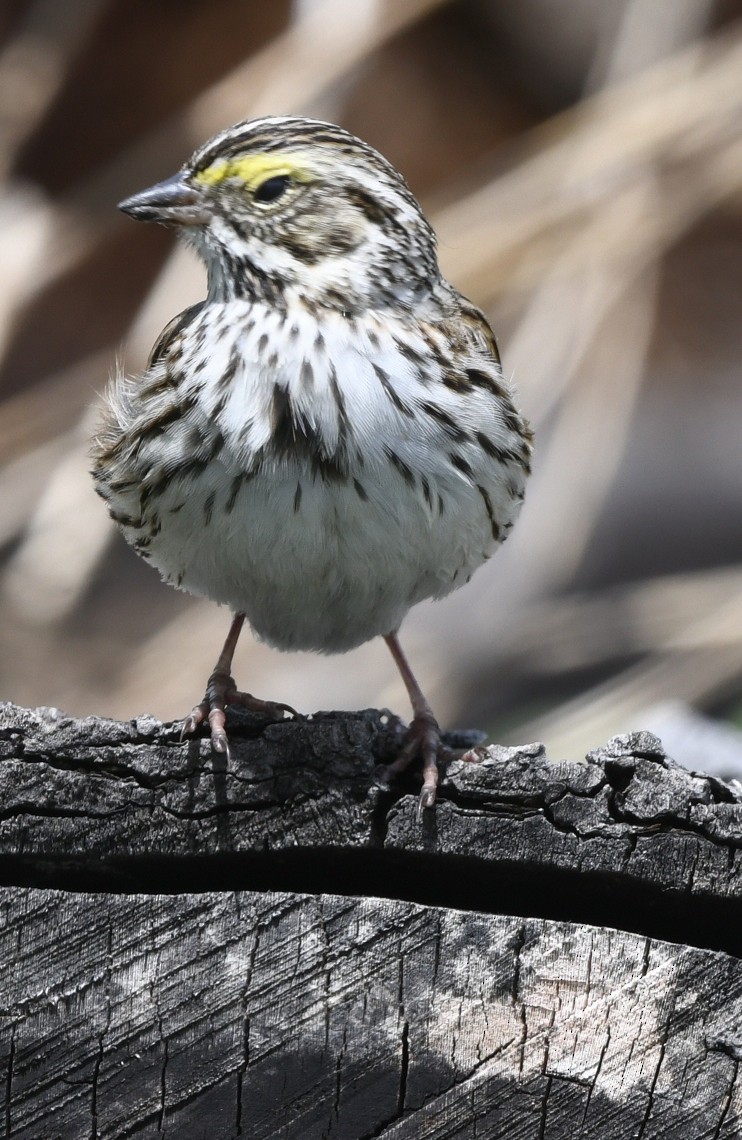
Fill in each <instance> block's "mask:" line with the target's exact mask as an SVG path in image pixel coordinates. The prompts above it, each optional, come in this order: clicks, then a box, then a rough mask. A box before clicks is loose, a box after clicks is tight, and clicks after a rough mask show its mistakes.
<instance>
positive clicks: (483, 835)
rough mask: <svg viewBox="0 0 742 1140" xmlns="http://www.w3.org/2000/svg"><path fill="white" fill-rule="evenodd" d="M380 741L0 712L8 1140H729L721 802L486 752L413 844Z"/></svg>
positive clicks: (736, 1092)
mask: <svg viewBox="0 0 742 1140" xmlns="http://www.w3.org/2000/svg"><path fill="white" fill-rule="evenodd" d="M395 734H396V726H395V724H394V723H392V722H389V721H388V720H386V719H385V718H382V717H381V716H380V714H378V713H376V712H367V713H361V714H327V715H326V716H319V717H317V718H316V719H315V720H311V721H298V722H285V723H281V724H266V723H265V722H258V721H255V720H244V721H241V722H240V723H239V724H236V725H235V727H234V729H233V734H232V735H233V740H234V749H233V757H232V760H231V763H230V765H229V766H226V765H225V764H224V762H223V759H222V758H219V757H214V756H212V755H211V753H210V750H209V748H208V745H207V743H206V742H205V741H196V742H190V743H187V744H183V745H181V744H180V743H179V741H178V739H177V734H176V733H175V732H174V731H173V729H172V727H171V726H162V725H159V724H158V723H157V722H155V721H153V720H150V719H147V718H141V719H140V720H138V721H135V722H131V723H127V724H123V723H117V722H110V721H103V720H98V719H94V718H90V719H88V720H85V721H75V720H73V719H71V718H67V717H64V716H62V715H61V714H58V713H55V712H50V711H44V710H38V711H30V710H21V709H17V708H15V707H13V706H5V707H4V709H3V710H2V719H1V720H0V797H1V798H0V877H1V878H2V882H3V883H4V884H5V885H4V886H3V887H2V888H1V889H0V906H1V907H2V917H1V918H0V955H2V958H1V960H2V961H3V963H4V968H3V970H2V971H1V972H0V1052H1V1053H2V1057H3V1059H2V1060H0V1066H2V1065H4V1072H5V1135H6V1136H7V1137H13V1138H23V1140H47V1138H50V1140H56V1138H60V1140H67V1138H72V1140H75V1138H77V1137H85V1138H87V1137H93V1138H96V1137H99V1138H104V1137H105V1138H114V1137H119V1138H123V1137H142V1138H144V1137H160V1136H171V1137H177V1138H179V1140H181V1138H182V1140H190V1138H194V1140H195V1138H201V1137H209V1138H210V1140H221V1138H231V1137H240V1136H244V1137H251V1138H252V1137H254V1138H256V1140H261V1138H269V1137H270V1138H275V1140H279V1138H280V1140H320V1138H327V1140H330V1138H332V1140H337V1138H340V1140H366V1138H368V1140H370V1138H372V1137H383V1138H385V1140H412V1138H415V1140H417V1138H418V1137H420V1138H425V1140H433V1138H436V1140H438V1138H441V1140H442V1138H446V1140H449V1138H454V1137H455V1138H459V1137H460V1138H462V1140H463V1138H466V1140H474V1137H479V1138H482V1137H486V1138H487V1140H489V1138H493V1140H495V1138H498V1137H502V1138H505V1137H507V1138H508V1140H566V1138H567V1137H569V1138H573V1137H576V1138H580V1140H583V1138H584V1140H587V1138H592V1137H600V1138H601V1140H603V1138H607V1140H613V1138H615V1140H628V1138H629V1137H631V1138H641V1140H650V1138H655V1137H656V1138H658V1140H659V1137H663V1138H665V1137H669V1138H677V1140H701V1138H708V1140H712V1138H713V1140H732V1138H734V1137H738V1136H739V1135H740V1134H742V1089H741V1088H740V1082H739V1081H738V1079H737V1077H738V1069H739V1060H740V1058H741V1057H742V964H741V963H740V962H739V961H738V960H737V958H736V957H734V953H735V952H738V950H739V940H740V921H739V920H740V917H741V915H742V906H741V900H740V895H741V894H742V888H741V887H740V877H739V866H738V864H739V860H738V852H739V847H740V842H741V841H742V828H741V827H740V815H741V813H742V803H740V799H739V796H738V794H737V791H736V790H735V789H734V788H732V787H729V786H727V785H724V784H721V783H720V782H719V781H717V780H714V779H708V778H705V777H702V776H696V775H693V774H691V773H689V772H686V771H685V770H683V769H679V768H676V767H674V766H673V765H672V763H671V762H670V761H668V759H667V758H666V757H665V756H664V755H663V753H662V749H661V745H660V743H659V741H657V740H656V739H655V738H653V737H650V736H649V735H648V734H635V735H634V736H631V737H625V738H616V739H615V740H614V741H612V742H610V743H609V745H608V746H606V747H605V748H603V749H601V750H599V751H597V752H596V753H594V754H592V755H591V757H590V758H589V759H588V761H587V763H585V764H550V763H549V762H548V761H546V759H545V757H544V755H543V750H542V749H541V748H540V747H539V746H530V747H528V748H523V749H498V748H496V747H493V748H491V749H488V750H485V751H481V752H480V753H478V755H477V760H478V762H469V763H466V762H457V763H455V764H454V765H452V766H451V769H450V771H449V773H448V776H447V778H446V780H445V781H444V782H443V785H442V793H441V801H440V803H439V805H438V808H437V810H436V812H435V814H432V813H426V818H425V820H424V822H423V824H422V826H420V825H419V824H418V823H417V822H416V820H415V796H414V794H412V791H413V789H412V787H411V786H410V787H408V788H401V789H397V790H392V791H385V790H383V789H380V788H377V787H375V786H373V783H372V781H371V773H372V771H373V768H374V766H375V765H376V764H377V763H378V762H379V761H380V760H381V759H383V758H384V756H385V755H386V754H387V753H388V752H389V750H390V749H391V748H393V746H394V740H395ZM49 884H52V886H53V888H55V889H50V887H49ZM1 1071H2V1069H0V1072H1ZM0 1129H1V1126H0Z"/></svg>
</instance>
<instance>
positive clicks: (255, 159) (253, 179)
mask: <svg viewBox="0 0 742 1140" xmlns="http://www.w3.org/2000/svg"><path fill="white" fill-rule="evenodd" d="M283 175H289V176H290V177H291V178H295V179H296V180H297V182H308V181H309V173H308V171H307V170H306V168H305V167H304V166H303V165H302V163H301V161H300V160H299V159H298V158H293V157H292V156H291V155H287V154H280V155H278V154H249V155H245V156H244V157H243V158H228V159H225V158H219V159H217V161H216V162H212V164H211V166H207V167H206V169H205V170H199V172H198V174H196V175H195V180H196V182H200V183H201V184H202V185H204V186H218V185H219V183H220V182H224V180H225V179H227V178H239V179H240V181H241V182H244V184H245V186H246V187H247V189H248V190H256V189H257V187H258V186H259V185H260V184H261V182H265V181H266V179H268V178H280V177H281V176H283Z"/></svg>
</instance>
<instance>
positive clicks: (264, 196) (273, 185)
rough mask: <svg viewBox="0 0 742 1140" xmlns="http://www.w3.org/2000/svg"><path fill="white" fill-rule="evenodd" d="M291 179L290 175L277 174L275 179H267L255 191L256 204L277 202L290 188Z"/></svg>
mask: <svg viewBox="0 0 742 1140" xmlns="http://www.w3.org/2000/svg"><path fill="white" fill-rule="evenodd" d="M290 182H291V179H290V178H289V176H288V174H277V175H276V176H275V177H274V178H266V180H265V182H261V183H260V185H259V186H258V187H257V189H256V190H255V194H254V198H255V201H256V202H275V201H276V200H277V199H278V198H280V197H281V195H282V194H285V193H286V191H287V190H288V188H289V184H290Z"/></svg>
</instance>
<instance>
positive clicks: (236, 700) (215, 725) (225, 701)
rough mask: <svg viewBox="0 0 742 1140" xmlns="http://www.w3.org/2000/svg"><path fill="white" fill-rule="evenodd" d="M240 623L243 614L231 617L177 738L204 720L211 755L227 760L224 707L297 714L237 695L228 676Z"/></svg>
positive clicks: (289, 707)
mask: <svg viewBox="0 0 742 1140" xmlns="http://www.w3.org/2000/svg"><path fill="white" fill-rule="evenodd" d="M244 622H245V615H244V614H235V616H234V619H233V621H232V624H231V626H230V628H229V633H228V634H227V640H226V641H225V642H224V646H223V648H222V651H221V653H220V654H219V660H218V661H217V663H216V665H215V666H214V670H213V672H212V674H211V676H210V677H209V680H208V681H207V683H206V693H205V695H204V699H203V700H202V701H201V703H200V704H198V705H196V707H195V708H194V709H193V710H192V711H191V713H190V714H189V715H188V716H187V717H186V719H185V721H184V723H183V731H182V732H181V737H180V738H181V740H182V739H183V738H184V737H186V736H188V735H190V733H192V732H195V730H196V729H197V728H198V726H199V725H200V724H203V722H204V721H205V720H208V722H209V726H210V728H211V747H212V748H213V749H214V751H215V752H224V753H226V755H227V758H229V741H228V739H227V732H226V728H225V725H226V709H227V705H239V706H240V707H241V708H244V709H250V710H251V712H258V713H264V714H265V715H266V716H270V717H282V716H283V714H284V713H286V712H288V713H291V714H292V715H294V716H297V715H298V714H297V713H296V710H295V709H292V708H291V705H283V704H278V703H276V702H274V701H261V700H259V699H258V697H253V696H252V695H251V694H250V693H243V692H240V690H239V689H238V688H237V685H236V684H235V682H234V679H233V677H232V658H233V657H234V651H235V649H236V647H237V642H238V640H239V636H240V632H241V630H242V626H243V625H244Z"/></svg>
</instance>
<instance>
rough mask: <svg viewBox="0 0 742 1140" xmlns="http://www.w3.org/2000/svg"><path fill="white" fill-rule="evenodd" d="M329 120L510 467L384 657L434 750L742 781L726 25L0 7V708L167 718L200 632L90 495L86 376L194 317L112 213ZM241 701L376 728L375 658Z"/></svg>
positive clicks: (385, 701) (427, 4) (567, 11)
mask: <svg viewBox="0 0 742 1140" xmlns="http://www.w3.org/2000/svg"><path fill="white" fill-rule="evenodd" d="M266 113H277V114H283V113H304V114H309V115H313V116H316V117H319V118H326V119H331V120H334V121H337V122H339V123H341V124H342V125H343V126H345V127H347V128H349V129H350V130H351V131H353V132H355V133H357V134H359V135H361V136H362V137H363V138H365V139H367V140H368V141H369V142H370V143H372V144H373V145H374V146H376V147H377V148H378V149H380V150H381V151H383V153H384V154H386V155H387V156H388V157H389V158H390V160H391V161H392V162H393V163H394V164H395V165H396V166H397V167H399V168H400V169H401V170H402V171H403V172H404V174H405V176H406V177H407V180H408V181H409V183H410V185H411V186H412V188H413V190H414V191H415V192H416V193H417V195H418V196H419V198H420V199H421V201H422V203H423V206H424V208H425V209H426V212H427V213H428V215H429V216H430V218H431V220H432V221H433V224H434V225H435V227H436V230H437V232H438V234H439V238H440V253H441V261H442V265H443V269H444V272H445V273H446V275H447V276H448V277H450V278H451V279H452V280H453V282H454V283H455V284H456V285H457V286H458V287H459V288H460V289H461V290H462V291H463V292H464V293H466V294H467V295H469V296H470V297H471V298H472V299H473V300H474V301H476V302H477V303H478V304H479V305H481V306H482V307H483V308H484V309H485V310H486V312H487V313H488V315H489V316H490V317H491V320H492V323H493V325H494V327H495V329H496V331H497V334H498V338H499V341H500V346H501V350H502V353H503V359H504V367H505V370H506V372H507V373H508V375H510V376H512V377H513V379H514V381H515V384H516V386H517V388H518V391H519V398H520V403H521V405H522V407H523V408H524V410H525V411H526V413H527V414H528V415H529V417H530V418H531V420H532V421H533V423H534V426H535V428H536V433H537V455H536V463H535V470H534V475H533V478H532V480H531V484H530V488H529V491H528V493H527V496H526V504H525V508H524V511H523V514H522V516H521V519H520V522H519V524H518V526H516V528H515V531H514V532H513V535H512V536H511V538H510V541H509V542H508V543H507V545H506V546H505V547H504V548H503V549H502V551H501V552H500V553H499V554H498V555H497V557H496V558H495V559H493V560H492V561H491V562H490V563H489V564H488V565H487V566H486V567H484V568H483V569H482V570H480V571H479V573H478V574H477V575H476V576H475V577H474V579H473V580H472V582H471V584H470V585H469V586H468V587H467V588H466V589H464V590H461V591H459V592H458V593H457V594H455V595H453V596H452V597H450V598H449V599H447V600H446V601H444V602H437V603H435V604H430V605H423V606H420V607H418V608H417V609H416V610H415V611H414V612H413V613H412V614H411V615H410V617H409V619H408V621H407V623H406V626H405V627H404V628H403V644H404V645H405V646H406V648H407V650H408V653H409V655H410V657H411V660H412V663H413V666H414V667H415V669H416V671H417V672H418V676H419V677H420V679H421V681H422V683H423V687H424V688H425V689H426V691H427V693H428V695H429V697H430V699H431V702H432V704H433V707H434V708H435V710H436V711H437V714H438V717H439V719H440V720H441V722H442V723H443V724H444V725H447V726H451V727H453V726H460V727H473V726H476V727H480V728H483V729H486V730H487V731H488V732H489V734H490V737H491V738H492V739H495V740H499V741H503V742H523V741H525V740H532V739H542V740H544V741H545V742H546V744H547V748H548V751H549V755H550V756H552V758H555V759H557V758H561V757H569V758H579V757H581V756H584V754H585V752H586V751H588V750H589V749H590V748H593V747H596V746H597V745H598V744H600V743H602V742H604V741H605V740H606V739H607V738H608V737H609V736H610V735H612V734H614V733H617V732H622V731H625V730H627V729H631V728H650V729H653V730H654V731H658V732H659V733H660V734H661V735H662V736H663V738H664V739H665V742H666V744H667V746H668V750H669V751H670V752H671V753H672V754H674V755H675V756H676V758H677V759H678V760H680V761H681V762H683V763H686V764H688V765H690V766H693V767H699V768H706V769H712V770H718V771H721V772H723V773H725V774H733V773H734V772H738V773H739V774H741V775H742V527H741V526H740V488H741V487H742V445H741V443H740V435H741V431H740V423H741V419H742V385H740V360H741V359H742V0H715V2H714V0H672V3H668V2H667V0H612V2H611V3H606V2H605V0H519V3H517V4H513V3H512V2H511V0H448V2H446V0H293V2H292V0H208V2H206V0H65V3H64V4H61V3H59V0H5V4H4V5H3V6H2V9H1V10H0V168H1V176H2V180H3V184H2V189H1V191H0V194H1V197H0V266H1V267H2V268H1V271H0V464H1V467H0V552H1V555H2V562H1V564H0V630H2V634H1V636H2V652H1V653H0V672H1V676H0V697H2V698H3V699H12V700H15V701H18V702H20V703H24V704H30V705H37V704H47V705H56V706H59V707H61V708H63V709H64V710H65V711H67V712H69V713H75V714H86V713H93V712H95V713H98V714H106V715H112V716H120V717H125V718H128V717H131V716H133V715H135V714H136V713H139V712H143V711H149V712H153V713H155V714H156V715H158V716H160V717H162V718H165V719H170V718H177V717H181V716H183V715H184V714H185V713H186V712H187V711H188V710H189V709H190V707H191V705H192V704H193V703H194V702H195V701H196V700H197V699H198V698H200V696H201V694H202V691H203V687H204V684H205V680H206V677H207V675H208V673H209V671H210V670H211V668H212V665H213V663H214V660H215V657H216V655H217V653H218V650H219V648H220V646H221V643H222V640H223V637H224V635H225V633H226V629H227V626H228V620H229V619H228V614H227V613H226V612H224V611H222V610H219V609H218V608H217V607H216V606H213V605H210V604H208V603H206V602H203V601H197V600H194V599H191V598H189V597H187V596H186V595H183V594H178V593H177V592H175V591H174V590H172V589H169V588H166V587H165V586H163V585H161V584H160V582H159V579H158V577H157V575H156V573H155V572H154V571H153V570H151V569H150V568H149V567H148V566H147V565H146V564H145V563H144V562H142V561H140V560H139V559H138V558H137V557H136V556H135V555H134V553H133V552H132V551H131V550H129V548H128V547H126V545H125V543H124V541H123V539H122V538H120V536H119V535H118V533H117V532H116V530H115V528H114V526H113V524H112V523H110V522H109V520H108V518H107V515H106V513H105V510H104V507H103V504H102V503H101V502H100V501H99V500H98V499H97V497H96V496H95V495H94V493H93V489H92V484H91V481H90V478H89V476H88V471H87V469H88V459H87V449H88V439H89V437H90V434H91V431H92V424H93V423H94V418H95V411H94V406H95V403H96V399H97V394H98V393H99V392H100V391H101V390H102V389H103V388H104V387H105V384H106V380H107V377H108V375H109V373H110V372H111V370H112V368H113V367H114V365H115V361H116V359H117V358H119V359H122V358H123V357H124V354H125V361H126V367H127V369H128V370H129V371H132V372H135V371H137V370H139V369H141V368H142V367H143V366H144V363H145V361H146V357H147V353H148V351H149V348H150V347H151V345H152V342H153V341H154V339H155V337H156V336H157V333H158V332H159V330H160V329H161V327H162V326H163V325H164V324H165V323H166V322H167V320H168V319H169V318H170V317H171V316H172V315H174V314H175V313H176V312H177V311H179V310H180V309H182V308H184V307H185V306H186V305H188V304H190V303H192V302H193V301H195V300H198V299H200V298H201V297H202V296H203V293H204V273H203V270H202V269H201V267H200V266H199V265H198V264H197V263H196V261H195V259H193V257H192V256H191V255H190V254H188V253H186V252H184V251H179V250H176V249H175V247H174V245H173V239H172V236H171V234H170V233H169V232H167V231H166V230H164V229H162V228H159V227H155V226H145V225H139V224H134V223H133V222H131V221H130V220H128V219H127V218H125V217H124V216H123V215H121V214H119V213H118V212H117V210H116V203H117V202H118V201H119V200H120V199H121V198H123V197H124V196H126V195H128V194H130V193H132V192H134V191H136V190H138V189H141V188H143V187H145V186H148V185H150V184H151V183H153V182H155V181H159V180H161V179H162V178H164V177H166V176H167V175H169V174H171V173H173V172H174V171H175V170H176V169H177V168H178V167H179V166H180V164H181V162H182V161H183V160H184V159H185V158H186V157H187V156H188V154H189V153H190V151H191V150H192V149H193V148H194V147H195V146H196V145H198V144H200V143H201V142H203V141H204V140H205V139H206V138H208V137H209V136H210V135H211V134H213V133H214V132H216V131H217V130H219V129H221V128H222V127H224V126H226V125H229V124H231V123H233V122H236V121H237V120H239V119H243V118H249V117H252V116H255V115H260V114H266ZM235 674H236V677H237V680H238V683H239V684H240V685H241V686H242V687H244V688H247V689H249V690H250V691H252V692H254V693H255V694H256V695H259V696H262V697H265V698H271V699H276V700H282V701H287V702H289V703H290V704H292V705H295V706H296V707H297V708H299V709H301V710H302V711H306V712H309V711H313V710H316V709H318V708H325V709H327V708H343V707H345V708H363V707H368V706H372V705H379V706H389V707H391V708H393V709H394V710H395V711H398V712H399V713H400V714H402V715H403V716H405V717H406V716H407V715H408V705H407V700H406V697H405V693H404V690H403V688H402V685H401V682H400V681H399V680H398V678H397V674H396V670H395V668H394V665H393V663H392V661H391V659H390V658H389V655H388V653H387V651H386V649H385V647H384V646H383V644H382V643H381V642H378V643H375V644H371V645H367V646H364V647H363V648H362V649H361V650H358V651H356V652H355V653H353V654H351V655H349V656H347V657H340V658H338V657H335V658H326V659H319V658H316V657H311V656H308V655H283V654H279V653H276V652H274V651H272V650H269V649H267V648H266V647H265V646H261V645H258V644H256V643H255V642H254V641H252V640H251V637H250V635H249V634H246V635H243V639H242V642H241V644H240V647H239V650H238V654H237V657H236V661H235Z"/></svg>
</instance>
